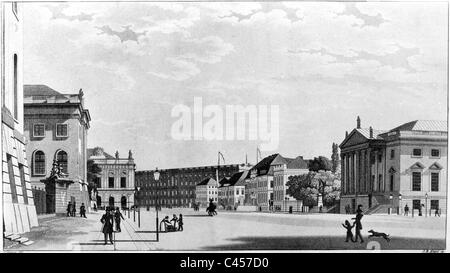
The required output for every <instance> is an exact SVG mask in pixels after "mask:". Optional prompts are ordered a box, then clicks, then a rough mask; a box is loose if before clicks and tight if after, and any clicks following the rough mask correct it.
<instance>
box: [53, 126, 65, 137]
mask: <svg viewBox="0 0 450 273" xmlns="http://www.w3.org/2000/svg"><path fill="white" fill-rule="evenodd" d="M56 136H57V137H66V136H67V124H62V123H58V124H56Z"/></svg>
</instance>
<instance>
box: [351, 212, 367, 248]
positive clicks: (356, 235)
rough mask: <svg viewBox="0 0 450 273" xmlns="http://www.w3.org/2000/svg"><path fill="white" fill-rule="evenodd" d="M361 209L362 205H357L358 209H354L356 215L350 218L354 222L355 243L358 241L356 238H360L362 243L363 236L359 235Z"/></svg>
mask: <svg viewBox="0 0 450 273" xmlns="http://www.w3.org/2000/svg"><path fill="white" fill-rule="evenodd" d="M363 216H364V215H363V211H362V205H358V209H357V210H356V217H355V218H352V219H354V220H355V222H354V224H355V226H356V227H355V241H354V242H355V243H356V242H358V238H359V239H360V240H361V244H362V243H364V240H363V237H362V235H361V229H362V224H361V219H362V217H363Z"/></svg>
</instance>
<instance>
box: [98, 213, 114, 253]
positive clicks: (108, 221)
mask: <svg viewBox="0 0 450 273" xmlns="http://www.w3.org/2000/svg"><path fill="white" fill-rule="evenodd" d="M100 222H102V224H103V227H102V232H103V234H104V236H105V245H106V244H107V243H108V237H109V241H110V242H111V244H114V242H113V239H112V234H113V225H114V219H113V216H112V215H111V213H110V208H109V207H108V208H106V212H105V214H103V216H102V218H101V219H100Z"/></svg>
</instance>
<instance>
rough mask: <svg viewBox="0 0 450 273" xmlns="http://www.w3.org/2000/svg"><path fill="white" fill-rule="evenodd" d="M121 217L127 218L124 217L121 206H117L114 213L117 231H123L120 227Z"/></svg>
mask: <svg viewBox="0 0 450 273" xmlns="http://www.w3.org/2000/svg"><path fill="white" fill-rule="evenodd" d="M121 218H122V219H123V220H125V218H123V215H122V213H121V212H120V210H119V207H117V209H116V212H115V213H114V220H115V221H116V231H117V232H121V231H122V230H121V229H120V220H121Z"/></svg>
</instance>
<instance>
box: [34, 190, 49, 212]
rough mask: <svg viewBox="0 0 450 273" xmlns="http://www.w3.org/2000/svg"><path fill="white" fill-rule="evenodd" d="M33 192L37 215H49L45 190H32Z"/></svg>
mask: <svg viewBox="0 0 450 273" xmlns="http://www.w3.org/2000/svg"><path fill="white" fill-rule="evenodd" d="M31 190H32V192H33V199H34V205H35V207H36V213H37V214H45V213H47V202H46V198H47V197H46V193H45V190H41V189H38V188H36V187H35V188H33V189H31Z"/></svg>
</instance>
